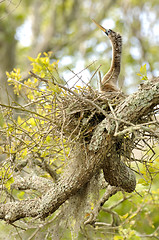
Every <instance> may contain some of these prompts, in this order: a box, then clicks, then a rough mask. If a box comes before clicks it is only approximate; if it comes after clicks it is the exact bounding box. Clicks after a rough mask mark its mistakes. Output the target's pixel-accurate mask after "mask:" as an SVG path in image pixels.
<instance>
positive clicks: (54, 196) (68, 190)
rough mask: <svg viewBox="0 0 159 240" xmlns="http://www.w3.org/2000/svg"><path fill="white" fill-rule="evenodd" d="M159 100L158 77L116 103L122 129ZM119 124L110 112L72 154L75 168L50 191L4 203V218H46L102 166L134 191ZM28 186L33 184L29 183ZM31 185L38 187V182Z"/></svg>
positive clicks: (113, 181) (0, 213)
mask: <svg viewBox="0 0 159 240" xmlns="http://www.w3.org/2000/svg"><path fill="white" fill-rule="evenodd" d="M158 103H159V78H156V79H154V80H153V81H146V82H145V83H144V84H143V85H142V87H141V89H140V90H139V91H138V92H137V93H134V94H132V95H130V96H128V97H127V98H126V99H125V100H124V101H123V102H121V103H120V104H119V105H118V106H117V107H116V109H115V111H114V114H115V116H116V119H118V130H119V131H122V130H123V129H124V126H125V125H126V122H127V126H129V125H130V124H129V123H133V124H139V123H140V120H141V118H142V117H143V116H145V115H147V114H149V113H151V111H152V109H153V108H154V107H155V106H156V105H157V104H158ZM119 119H121V121H120V120H119ZM115 128H116V120H114V116H113V115H112V114H111V113H110V114H109V116H108V118H105V119H104V120H103V121H101V123H99V124H98V126H97V127H96V129H95V131H94V133H93V136H92V138H91V141H90V143H89V145H87V146H86V147H85V149H83V146H82V145H81V146H80V145H79V146H78V144H77V146H76V149H77V151H76V152H74V153H72V155H71V156H70V158H74V159H75V160H76V161H75V162H76V164H77V166H76V168H74V170H73V171H72V172H70V173H67V174H66V175H65V173H64V174H63V177H62V178H61V179H60V180H59V181H58V182H57V183H53V184H48V189H47V191H46V192H44V193H43V194H42V196H41V197H40V198H36V199H30V200H22V201H16V202H7V203H3V204H0V219H3V220H6V221H7V222H8V223H12V222H14V221H16V220H18V219H20V218H25V217H42V218H44V217H46V216H48V215H49V214H51V213H53V212H55V211H56V210H57V209H58V208H59V207H60V206H61V205H62V204H63V203H64V202H65V201H66V200H67V199H69V197H70V196H72V195H73V194H75V193H77V191H78V190H79V189H81V188H82V187H84V185H85V184H86V183H87V182H88V181H90V179H91V178H92V176H93V175H94V174H96V173H97V172H98V171H99V170H100V169H103V170H104V175H105V179H106V181H107V182H108V183H109V184H110V185H113V186H116V187H120V188H122V189H123V190H125V191H127V192H132V191H133V190H134V189H135V186H136V180H135V175H134V173H133V172H132V170H131V169H129V168H128V167H127V166H126V165H125V163H123V162H121V159H120V152H119V151H118V147H120V146H118V145H117V143H118V142H119V138H118V136H117V137H115V136H114V131H115ZM30 180H31V179H29V181H30ZM41 181H43V180H42V179H41ZM42 185H43V184H42ZM25 186H29V183H28V185H27V184H25ZM43 186H46V185H45V184H44V185H43ZM31 188H34V189H37V188H38V184H37V186H33V185H32V187H31Z"/></svg>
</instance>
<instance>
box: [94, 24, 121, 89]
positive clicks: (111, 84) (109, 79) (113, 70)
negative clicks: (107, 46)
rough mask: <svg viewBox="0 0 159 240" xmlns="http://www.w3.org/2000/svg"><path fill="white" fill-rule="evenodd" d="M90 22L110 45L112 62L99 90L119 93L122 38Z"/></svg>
mask: <svg viewBox="0 0 159 240" xmlns="http://www.w3.org/2000/svg"><path fill="white" fill-rule="evenodd" d="M92 21H93V22H94V23H95V24H96V25H97V26H98V27H99V28H100V29H101V30H102V31H103V32H105V33H106V35H107V36H108V37H109V39H110V41H111V43H112V62H111V67H110V69H109V71H108V72H107V73H106V74H105V75H104V77H103V79H102V82H101V87H100V90H101V91H104V92H114V91H115V92H116V91H119V89H118V87H117V80H118V76H119V73H120V61H121V51H122V37H121V35H120V34H119V33H116V32H114V31H113V30H111V29H108V30H107V29H105V28H104V27H102V26H101V25H100V24H98V23H97V22H96V21H95V20H93V19H92Z"/></svg>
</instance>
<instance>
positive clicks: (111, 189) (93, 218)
mask: <svg viewBox="0 0 159 240" xmlns="http://www.w3.org/2000/svg"><path fill="white" fill-rule="evenodd" d="M118 191H120V189H119V188H117V187H112V186H110V185H109V186H108V187H107V189H106V192H105V194H104V195H103V197H102V198H101V199H100V200H99V202H98V203H97V204H96V206H95V208H94V209H93V211H92V212H91V213H90V217H89V218H88V219H87V220H86V221H85V222H84V225H87V224H91V225H92V224H94V223H95V222H96V218H97V216H98V213H99V212H100V210H101V208H102V206H103V205H104V203H105V202H106V201H108V199H109V198H110V197H111V196H113V195H115V194H116V193H117V192H118Z"/></svg>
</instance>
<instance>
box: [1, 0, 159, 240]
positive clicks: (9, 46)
mask: <svg viewBox="0 0 159 240" xmlns="http://www.w3.org/2000/svg"><path fill="white" fill-rule="evenodd" d="M91 18H94V19H95V20H96V21H97V22H99V23H100V24H101V25H103V26H104V27H105V28H112V29H113V30H115V31H118V32H120V33H121V34H122V36H123V55H122V70H121V74H120V79H119V85H120V86H121V87H122V88H123V91H125V92H127V93H132V92H134V91H136V90H137V85H138V84H139V83H140V82H141V80H140V77H139V76H138V75H137V73H138V72H139V71H140V67H141V65H144V64H146V68H147V75H148V78H151V77H153V76H158V75H159V58H158V49H159V20H158V19H159V2H158V0H151V1H150V0H149V1H145V0H140V1H137V0H126V1H125V0H120V1H119V0H114V1H112V0H107V1H101V0H85V1H80V0H45V1H43V0H32V1H30V0H12V1H9V0H5V1H1V2H0V52H1V58H0V101H1V102H3V103H8V102H9V101H17V97H16V95H14V92H13V89H12V87H11V86H9V87H8V84H7V78H6V71H11V70H12V69H13V68H20V69H21V70H22V72H23V77H24V78H27V76H28V71H29V70H30V69H31V66H30V62H29V60H28V56H30V57H33V58H34V57H37V55H38V54H39V53H43V52H48V51H52V52H53V56H54V60H60V61H59V64H58V65H59V75H60V77H61V78H62V80H64V81H68V80H69V79H71V78H72V80H71V81H73V83H74V81H75V78H73V77H74V76H75V73H78V72H81V71H82V70H83V69H85V70H84V71H82V72H81V73H79V76H81V78H82V79H83V80H84V81H89V80H90V78H91V76H92V74H93V73H94V72H95V70H96V69H97V68H98V67H99V65H100V64H101V68H100V70H101V73H102V74H105V72H106V71H107V70H108V69H109V66H110V62H111V44H110V42H109V39H107V37H106V36H105V35H104V34H103V33H102V32H101V31H100V30H99V29H97V28H96V26H95V24H94V23H93V22H92V21H91ZM90 64H91V65H90ZM88 65H90V66H89V67H87V66H88ZM97 78H98V76H97V75H96V77H95V78H93V80H92V84H93V85H94V86H95V87H97V84H96V82H97ZM73 83H70V84H73ZM8 95H9V96H10V98H9V97H8ZM158 164H159V161H158V160H157V161H156V165H155V167H156V169H157V168H158ZM153 171H154V170H153ZM145 172H146V170H145V169H144V168H143V173H145ZM157 173H158V170H156V171H154V181H153V184H152V183H150V182H147V185H146V184H145V183H144V184H143V183H142V182H141V183H140V184H138V186H137V191H138V192H140V195H138V194H136V193H133V194H132V196H130V198H128V199H126V200H124V201H122V199H123V194H122V193H118V194H117V195H115V196H113V197H112V198H111V199H110V200H109V201H108V202H107V203H106V204H105V205H104V208H107V207H109V208H111V206H112V208H111V209H112V211H115V212H116V213H117V214H118V216H119V219H117V220H120V221H122V225H121V228H120V229H119V231H116V230H115V228H114V229H113V230H112V229H109V228H105V226H100V225H99V227H97V228H95V229H94V228H93V227H89V226H88V229H87V234H88V238H86V237H84V235H82V234H81V235H80V236H79V237H78V239H114V240H117V239H132V240H133V239H143V238H144V239H149V238H150V237H151V239H159V231H158V237H157V229H158V226H159V214H158V209H159V177H158V175H157ZM145 175H146V174H145ZM150 185H151V188H150ZM117 202H119V204H118V205H116V206H115V204H116V203H117ZM110 215H111V216H113V214H112V213H111V214H110V213H108V212H107V211H106V209H105V210H104V209H103V211H101V213H100V215H99V222H100V221H101V222H108V223H111V221H112V218H110ZM117 218H118V217H117ZM52 219H54V214H53V215H52V216H51V217H49V218H48V220H47V222H46V223H45V224H42V225H40V224H41V223H38V222H37V226H38V227H37V228H32V227H31V225H30V226H29V227H28V230H27V231H25V234H24V233H23V235H21V232H22V229H17V228H16V227H15V226H6V224H4V223H3V222H1V225H0V230H1V231H0V238H1V239H2V238H3V239H8V237H9V235H10V234H11V233H12V234H13V235H12V236H13V238H12V239H55V240H56V239H64V240H65V239H71V235H70V232H69V231H68V229H63V237H61V238H58V237H56V238H52V234H53V228H52V223H53V220H52ZM114 224H116V225H118V224H117V223H114ZM17 232H18V233H17ZM35 232H36V234H35ZM46 233H47V234H46ZM151 234H153V236H151ZM155 235H156V236H155ZM4 236H5V237H6V238H5V237H4ZM14 236H15V237H14ZM20 236H23V237H22V238H21V237H20ZM47 236H48V237H47ZM54 236H55V235H54ZM106 236H107V237H106ZM10 239H11V238H10Z"/></svg>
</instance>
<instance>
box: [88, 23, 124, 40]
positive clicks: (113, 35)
mask: <svg viewBox="0 0 159 240" xmlns="http://www.w3.org/2000/svg"><path fill="white" fill-rule="evenodd" d="M92 21H93V22H94V23H95V24H96V25H97V27H99V28H100V29H101V30H102V31H103V32H104V33H105V34H106V35H107V36H108V37H109V39H110V40H111V42H112V43H114V42H116V41H118V40H121V36H120V34H119V33H116V32H114V31H113V30H111V29H105V28H104V27H102V26H101V25H100V24H98V23H97V22H96V21H95V20H94V19H92Z"/></svg>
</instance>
